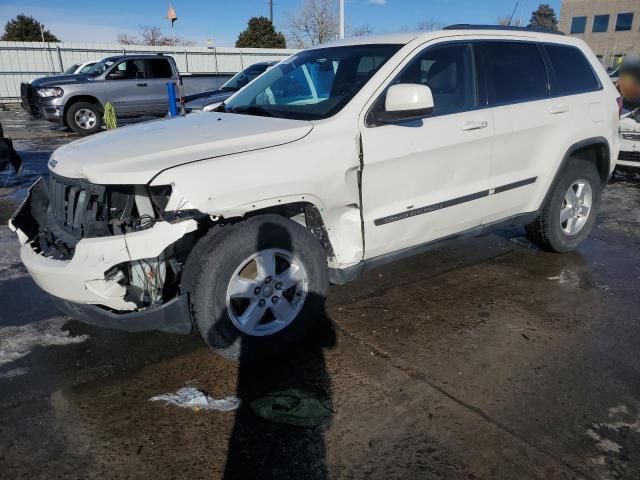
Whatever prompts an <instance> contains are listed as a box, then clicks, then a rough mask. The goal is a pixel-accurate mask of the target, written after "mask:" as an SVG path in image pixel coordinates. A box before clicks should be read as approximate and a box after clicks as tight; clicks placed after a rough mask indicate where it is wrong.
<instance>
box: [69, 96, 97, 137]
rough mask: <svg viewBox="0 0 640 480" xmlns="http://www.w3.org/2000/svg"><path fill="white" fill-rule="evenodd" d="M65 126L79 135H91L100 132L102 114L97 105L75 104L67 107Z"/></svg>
mask: <svg viewBox="0 0 640 480" xmlns="http://www.w3.org/2000/svg"><path fill="white" fill-rule="evenodd" d="M66 121H67V125H69V127H70V128H71V130H73V131H74V132H76V133H77V134H79V135H82V136H85V135H91V134H92V133H96V132H99V131H100V128H101V127H102V114H101V113H100V109H99V108H98V106H97V105H95V104H93V103H88V102H77V103H74V104H73V105H71V106H70V107H69V109H68V110H67V115H66Z"/></svg>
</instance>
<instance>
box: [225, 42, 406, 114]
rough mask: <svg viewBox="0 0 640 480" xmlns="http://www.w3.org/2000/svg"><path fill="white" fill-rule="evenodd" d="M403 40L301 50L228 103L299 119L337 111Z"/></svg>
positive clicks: (229, 108)
mask: <svg viewBox="0 0 640 480" xmlns="http://www.w3.org/2000/svg"><path fill="white" fill-rule="evenodd" d="M399 49H400V45H355V46H348V47H330V48H320V49H314V50H307V51H304V52H301V53H299V54H297V55H294V56H293V57H291V58H289V59H287V60H284V61H283V62H280V63H279V64H278V65H276V66H274V67H273V68H271V69H270V70H269V71H267V72H266V73H265V74H264V75H262V76H261V77H260V78H258V79H256V81H255V82H253V83H251V85H249V86H247V88H245V89H244V90H242V91H241V92H239V93H238V94H237V95H235V96H233V97H232V98H231V100H229V101H228V102H227V103H226V109H227V111H230V112H233V113H246V114H253V115H266V116H273V117H282V118H293V119H300V120H314V119H321V118H328V117H330V116H332V115H335V114H336V113H337V112H339V111H340V110H341V109H342V108H343V107H344V106H345V105H346V104H347V103H348V102H349V101H350V100H351V99H352V98H353V97H354V95H355V94H356V93H358V91H359V90H360V89H361V88H362V87H363V86H364V85H365V84H366V83H367V82H368V81H369V79H370V78H371V77H372V76H373V74H374V73H375V72H377V71H378V69H379V68H380V67H381V66H382V65H383V64H384V63H385V62H386V61H387V60H389V58H391V57H392V56H393V54H394V53H396V52H397V51H398V50H399Z"/></svg>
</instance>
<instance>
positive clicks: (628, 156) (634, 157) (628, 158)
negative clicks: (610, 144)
mask: <svg viewBox="0 0 640 480" xmlns="http://www.w3.org/2000/svg"><path fill="white" fill-rule="evenodd" d="M618 160H624V161H625V162H638V163H640V152H620V155H618Z"/></svg>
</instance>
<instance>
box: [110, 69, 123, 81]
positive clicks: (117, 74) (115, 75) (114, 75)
mask: <svg viewBox="0 0 640 480" xmlns="http://www.w3.org/2000/svg"><path fill="white" fill-rule="evenodd" d="M107 78H108V79H109V80H124V79H125V78H127V72H125V71H124V70H115V71H113V72H111V73H110V74H109V75H107Z"/></svg>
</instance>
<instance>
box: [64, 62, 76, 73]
mask: <svg viewBox="0 0 640 480" xmlns="http://www.w3.org/2000/svg"><path fill="white" fill-rule="evenodd" d="M79 66H80V64H79V63H74V64H73V65H71V66H70V67H69V68H67V69H66V70H65V71H64V72H62V74H63V75H72V74H73V73H75V71H76V69H77V68H78V67H79Z"/></svg>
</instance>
